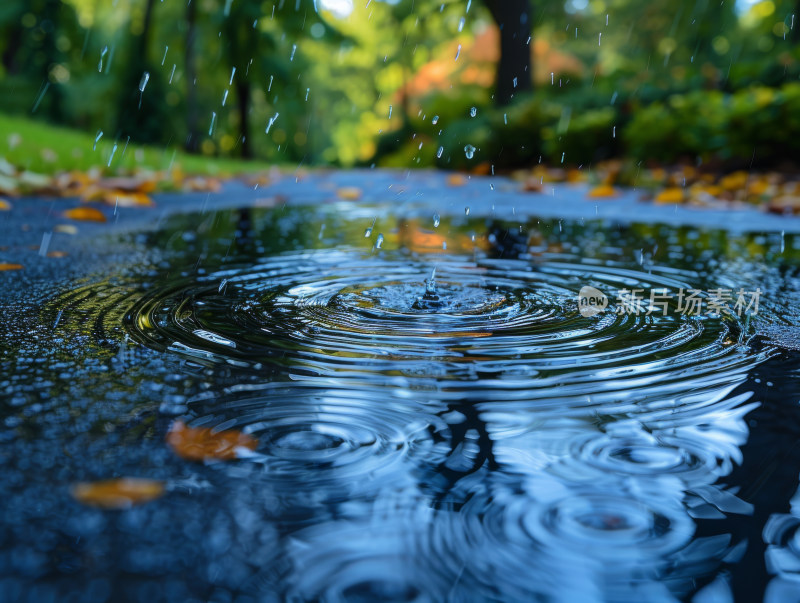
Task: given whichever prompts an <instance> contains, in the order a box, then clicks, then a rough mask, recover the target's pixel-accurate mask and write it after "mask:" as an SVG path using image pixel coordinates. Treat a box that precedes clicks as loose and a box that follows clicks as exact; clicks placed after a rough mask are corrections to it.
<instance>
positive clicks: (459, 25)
mask: <svg viewBox="0 0 800 603" xmlns="http://www.w3.org/2000/svg"><path fill="white" fill-rule="evenodd" d="M465 21H466V19H465V18H464V17H461V21H459V22H458V31H459V33H460V32H461V30H462V29H464V23H465Z"/></svg>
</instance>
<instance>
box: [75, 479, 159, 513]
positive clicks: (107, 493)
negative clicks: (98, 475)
mask: <svg viewBox="0 0 800 603" xmlns="http://www.w3.org/2000/svg"><path fill="white" fill-rule="evenodd" d="M70 492H71V494H72V497H73V498H74V499H75V500H77V501H78V502H79V503H83V504H84V505H90V506H92V507H100V508H101V509H129V508H130V507H132V506H133V505H137V504H141V503H146V502H150V501H151V500H155V499H156V498H159V497H160V496H161V495H162V494H163V493H164V482H161V481H158V480H153V479H144V478H138V477H123V478H119V479H109V480H103V481H98V482H79V483H77V484H73V485H72V488H71V489H70Z"/></svg>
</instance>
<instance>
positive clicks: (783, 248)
mask: <svg viewBox="0 0 800 603" xmlns="http://www.w3.org/2000/svg"><path fill="white" fill-rule="evenodd" d="M785 249H786V231H785V230H782V231H781V253H783V252H784V250H785Z"/></svg>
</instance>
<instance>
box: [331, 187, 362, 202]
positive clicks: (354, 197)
mask: <svg viewBox="0 0 800 603" xmlns="http://www.w3.org/2000/svg"><path fill="white" fill-rule="evenodd" d="M336 195H337V196H338V197H339V198H340V199H344V200H345V201H358V200H359V199H360V198H361V189H360V188H358V187H357V186H344V187H342V188H340V189H339V190H337V191H336Z"/></svg>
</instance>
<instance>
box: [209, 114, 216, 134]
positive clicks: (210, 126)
mask: <svg viewBox="0 0 800 603" xmlns="http://www.w3.org/2000/svg"><path fill="white" fill-rule="evenodd" d="M216 121H217V113H216V112H215V111H212V112H211V125H209V126H208V135H209V136H211V134H212V133H213V132H214V122H216Z"/></svg>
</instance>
